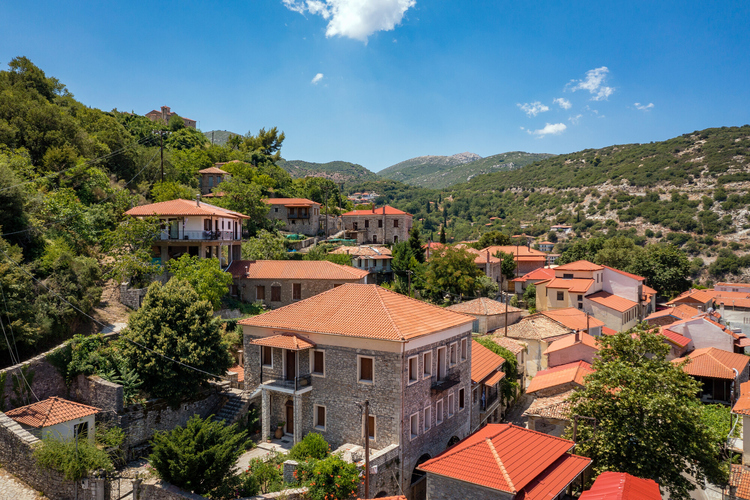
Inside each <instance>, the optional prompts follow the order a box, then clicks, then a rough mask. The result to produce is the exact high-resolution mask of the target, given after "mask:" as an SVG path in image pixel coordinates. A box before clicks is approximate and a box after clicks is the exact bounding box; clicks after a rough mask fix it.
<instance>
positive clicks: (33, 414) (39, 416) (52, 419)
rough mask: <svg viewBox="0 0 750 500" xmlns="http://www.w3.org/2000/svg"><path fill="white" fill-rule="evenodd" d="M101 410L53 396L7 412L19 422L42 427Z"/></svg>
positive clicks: (38, 427)
mask: <svg viewBox="0 0 750 500" xmlns="http://www.w3.org/2000/svg"><path fill="white" fill-rule="evenodd" d="M100 411H101V410H100V409H99V408H95V407H93V406H87V405H82V404H81V403H75V402H73V401H68V400H67V399H62V398H58V397H55V396H53V397H51V398H47V399H45V400H44V401H39V402H37V403H32V404H30V405H26V406H21V407H20V408H14V409H13V410H8V411H6V412H5V414H6V415H8V416H9V417H10V418H12V419H13V420H15V421H16V422H18V423H19V424H23V425H27V426H29V427H35V428H37V429H41V428H42V427H50V426H52V425H55V424H61V423H63V422H69V421H71V420H75V419H77V418H81V417H87V416H89V415H94V414H96V413H99V412H100Z"/></svg>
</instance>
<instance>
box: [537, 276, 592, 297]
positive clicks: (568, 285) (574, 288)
mask: <svg viewBox="0 0 750 500" xmlns="http://www.w3.org/2000/svg"><path fill="white" fill-rule="evenodd" d="M593 284H594V280H592V279H588V278H573V279H564V278H553V279H552V281H550V282H549V283H548V284H547V285H546V286H547V288H560V289H565V290H568V291H569V292H570V293H586V292H588V291H589V288H591V286H592V285H593Z"/></svg>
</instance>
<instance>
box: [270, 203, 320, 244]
mask: <svg viewBox="0 0 750 500" xmlns="http://www.w3.org/2000/svg"><path fill="white" fill-rule="evenodd" d="M265 202H266V203H267V204H268V205H270V206H271V207H270V210H269V211H268V218H269V219H271V220H278V221H281V222H283V223H284V226H283V227H282V230H284V231H290V232H293V233H300V234H304V235H307V236H316V235H317V234H318V232H319V231H320V203H316V202H314V201H312V200H308V199H307V198H269V199H267V200H265Z"/></svg>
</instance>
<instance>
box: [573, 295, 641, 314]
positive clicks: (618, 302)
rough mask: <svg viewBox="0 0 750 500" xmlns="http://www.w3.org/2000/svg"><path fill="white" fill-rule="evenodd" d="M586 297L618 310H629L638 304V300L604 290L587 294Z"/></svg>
mask: <svg viewBox="0 0 750 500" xmlns="http://www.w3.org/2000/svg"><path fill="white" fill-rule="evenodd" d="M586 298H587V299H589V300H590V301H592V302H596V303H597V304H599V305H602V306H604V307H606V308H608V309H612V310H614V311H618V312H625V311H629V310H630V309H632V308H634V307H636V306H637V305H638V302H633V301H632V300H628V299H626V298H625V297H620V296H619V295H613V294H611V293H609V292H605V291H603V290H602V291H601V292H596V293H592V294H591V295H587V296H586Z"/></svg>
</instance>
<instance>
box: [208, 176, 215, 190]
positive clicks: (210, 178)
mask: <svg viewBox="0 0 750 500" xmlns="http://www.w3.org/2000/svg"><path fill="white" fill-rule="evenodd" d="M208 187H214V176H213V175H209V176H208Z"/></svg>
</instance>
